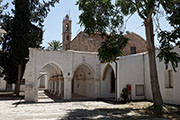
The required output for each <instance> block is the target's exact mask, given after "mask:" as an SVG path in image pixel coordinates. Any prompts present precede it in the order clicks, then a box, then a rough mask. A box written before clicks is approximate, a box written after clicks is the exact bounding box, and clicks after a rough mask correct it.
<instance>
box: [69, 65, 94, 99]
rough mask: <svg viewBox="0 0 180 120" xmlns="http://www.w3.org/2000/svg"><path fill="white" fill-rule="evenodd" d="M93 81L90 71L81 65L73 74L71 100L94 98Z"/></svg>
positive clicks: (92, 74) (92, 73) (87, 67)
mask: <svg viewBox="0 0 180 120" xmlns="http://www.w3.org/2000/svg"><path fill="white" fill-rule="evenodd" d="M95 96H96V95H95V80H94V72H93V71H92V69H91V68H90V67H89V66H87V65H85V64H82V65H80V66H79V67H78V68H77V69H76V70H75V72H74V76H73V80H72V98H73V99H89V98H95Z"/></svg>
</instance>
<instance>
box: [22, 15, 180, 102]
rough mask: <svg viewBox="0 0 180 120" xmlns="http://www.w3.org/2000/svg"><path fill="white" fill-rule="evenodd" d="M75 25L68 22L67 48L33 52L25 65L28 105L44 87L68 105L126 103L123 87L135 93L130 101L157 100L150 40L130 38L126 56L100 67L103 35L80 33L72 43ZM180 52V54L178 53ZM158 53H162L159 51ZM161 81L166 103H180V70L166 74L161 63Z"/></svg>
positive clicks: (32, 49) (132, 34) (63, 34)
mask: <svg viewBox="0 0 180 120" xmlns="http://www.w3.org/2000/svg"><path fill="white" fill-rule="evenodd" d="M71 27H72V26H71V20H70V19H69V16H68V15H66V16H65V18H64V20H63V28H62V29H63V33H62V36H63V49H62V50H61V51H47V50H40V49H35V48H30V49H29V51H30V54H29V62H28V63H27V65H26V70H25V74H24V79H25V100H26V101H27V102H36V101H38V89H39V87H44V88H46V89H47V90H48V91H49V92H51V93H52V94H54V95H56V96H59V97H60V98H61V99H64V100H74V99H96V98H104V99H114V100H116V101H120V100H121V93H122V89H123V88H128V90H129V91H130V93H131V94H130V99H131V100H146V99H147V100H152V95H151V86H150V75H149V62H148V54H147V52H146V51H147V47H146V41H145V40H144V39H143V38H142V37H140V36H139V35H137V34H135V33H129V34H126V35H125V36H126V37H128V38H129V39H130V40H129V42H128V44H127V46H126V47H125V48H124V56H120V57H117V60H116V63H117V64H115V63H113V62H112V63H101V62H100V61H99V59H98V56H97V54H98V53H97V50H98V48H99V47H100V46H101V43H102V42H103V38H102V36H101V35H100V34H94V35H93V34H90V35H88V34H86V33H84V32H80V33H79V34H78V35H77V36H76V37H75V38H74V39H72V40H71ZM175 51H177V52H178V53H180V50H179V49H177V48H175ZM157 52H158V51H157ZM157 67H158V71H159V78H160V79H159V80H160V87H161V93H162V96H163V100H164V101H165V102H167V103H172V102H173V104H180V98H178V99H177V97H176V96H178V95H179V96H180V90H178V86H177V85H178V84H180V81H178V80H177V79H179V76H180V74H179V72H180V68H178V70H177V72H176V73H174V72H173V71H172V68H171V67H169V69H168V70H166V69H165V66H164V64H163V63H160V62H159V61H158V59H157Z"/></svg>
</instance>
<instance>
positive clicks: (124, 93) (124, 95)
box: [121, 88, 130, 103]
mask: <svg viewBox="0 0 180 120" xmlns="http://www.w3.org/2000/svg"><path fill="white" fill-rule="evenodd" d="M129 94H130V93H129V91H128V89H127V88H123V89H122V93H121V98H122V102H123V103H127V102H128V101H129V98H128V97H129Z"/></svg>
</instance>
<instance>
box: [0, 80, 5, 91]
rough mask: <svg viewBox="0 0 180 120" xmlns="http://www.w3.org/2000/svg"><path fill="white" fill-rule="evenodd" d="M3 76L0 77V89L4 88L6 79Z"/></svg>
mask: <svg viewBox="0 0 180 120" xmlns="http://www.w3.org/2000/svg"><path fill="white" fill-rule="evenodd" d="M3 78H4V77H0V90H6V81H5V80H4V79H3Z"/></svg>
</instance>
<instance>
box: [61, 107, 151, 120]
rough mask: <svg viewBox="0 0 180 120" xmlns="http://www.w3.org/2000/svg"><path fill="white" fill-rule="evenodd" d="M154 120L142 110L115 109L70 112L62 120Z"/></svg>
mask: <svg viewBox="0 0 180 120" xmlns="http://www.w3.org/2000/svg"><path fill="white" fill-rule="evenodd" d="M150 118H151V119H152V118H153V116H151V115H149V114H145V112H143V111H141V110H140V109H133V110H132V109H130V108H124V109H117V108H116V109H113V108H107V109H106V108H105V109H94V110H87V109H76V110H69V113H68V115H67V116H65V117H64V118H59V120H60V119H68V120H77V119H78V120H79V119H80V120H81V119H86V120H92V119H98V120H130V119H131V120H137V119H142V120H144V119H150Z"/></svg>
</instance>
